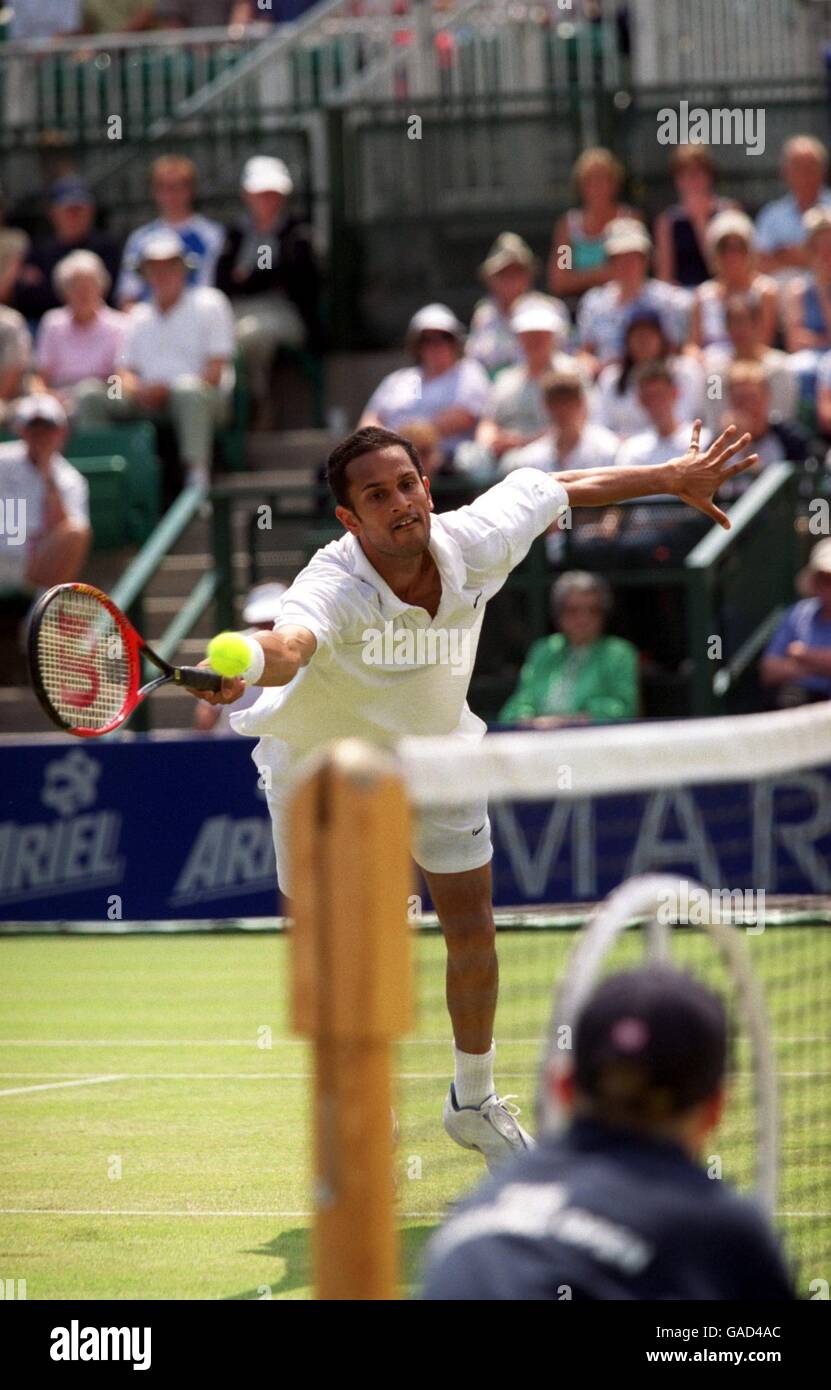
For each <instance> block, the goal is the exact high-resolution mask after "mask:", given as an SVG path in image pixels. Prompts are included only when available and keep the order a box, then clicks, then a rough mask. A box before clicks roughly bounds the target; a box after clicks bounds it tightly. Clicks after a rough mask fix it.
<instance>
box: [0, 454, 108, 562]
mask: <svg viewBox="0 0 831 1390" xmlns="http://www.w3.org/2000/svg"><path fill="white" fill-rule="evenodd" d="M51 470H52V477H53V479H54V481H55V486H56V487H57V489H58V493H59V495H60V499H61V501H62V503H63V506H64V509H65V511H66V514H67V516H68V517H70V518H71V520H73V521H82V522H84V523H85V524H86V525H87V526H88V525H89V484H88V483H87V480H86V478H84V477H83V476H82V475H81V474H80V473H79V472H78V470H77V468H73V467H72V464H71V463H69V462H68V461H67V459H65V458H64V457H63V455H62V454H56V455H55V457H54V458H53V460H52V463H51ZM45 495H46V484H45V483H44V480H43V474H42V473H41V471H40V469H38V468H36V467H35V465H34V464H33V463H32V462H31V460H30V458H29V454H28V451H27V449H26V445H25V444H24V443H23V441H22V440H13V441H12V442H11V443H8V444H0V500H2V503H3V526H2V527H0V583H4V584H23V583H24V582H25V577H26V570H27V568H28V560H29V552H30V549H31V547H32V545H33V544H34V543H36V542H37V541H39V540H40V539H41V538H42V534H43V504H44V499H45Z"/></svg>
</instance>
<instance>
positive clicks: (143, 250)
mask: <svg viewBox="0 0 831 1390" xmlns="http://www.w3.org/2000/svg"><path fill="white" fill-rule="evenodd" d="M35 8H39V7H35ZM40 8H42V10H43V13H45V12H46V11H47V10H48V9H49V6H48V5H47V4H44V5H43V6H42V7H40ZM124 8H125V11H126V9H127V8H128V7H126V6H125V7H124ZM167 9H169V10H170V12H171V13H172V12H173V10H177V12H179V13H181V14H184V13H185V11H186V10H187V9H188V6H187V5H184V4H183V3H179V4H178V6H177V4H173V3H171V5H169V6H168V5H166V0H158V4H157V6H156V13H157V15H161V14H163V13H166V12H167ZM181 22H186V21H185V20H182V21H181ZM827 166H828V155H827V151H826V150H825V148H824V147H823V145H822V144H821V143H820V142H819V141H818V140H817V139H815V138H813V137H811V136H797V137H795V138H793V139H791V140H789V141H788V142H787V143H786V144H785V146H784V149H783V158H782V179H783V186H784V191H783V193H782V196H780V197H777V198H776V199H774V200H773V201H772V202H769V203H768V204H767V205H766V206H764V207H763V208H762V209H761V211H760V212H759V213H758V215H757V217H756V218H755V221H754V220H752V219H751V217H750V216H749V214H748V212H747V211H746V210H745V209H743V208H742V207H741V206H739V205H738V203H737V201H736V200H735V199H731V198H727V197H724V196H722V193H721V192H720V190H719V187H718V176H717V167H716V164H715V161H714V158H713V156H712V154H711V152H710V150H709V149H708V148H707V147H706V146H703V145H693V146H681V147H679V148H677V149H676V150H675V152H674V155H673V157H672V175H673V179H674V183H675V189H676V194H675V201H674V202H673V203H672V205H671V206H670V207H668V208H666V209H665V210H664V211H662V212H661V213H660V214H659V216H658V217H657V218H656V219H655V222H654V225H653V226H652V227H650V225H649V222H648V219H647V218H646V216H645V215H644V213H643V212H642V211H641V210H640V209H638V208H637V207H635V206H632V205H631V204H629V203H627V202H625V201H623V199H622V190H623V187H624V185H625V170H623V169H622V168H621V166H620V164H619V163H618V161H617V160H616V159H615V157H614V156H613V155H612V154H611V153H610V152H609V151H607V150H604V149H592V150H587V151H585V152H584V153H583V154H582V155H581V156H580V158H579V159H578V161H577V163H576V166H575V168H574V171H573V174H574V181H573V186H574V192H575V195H576V197H575V202H574V206H573V207H571V208H570V209H568V210H567V211H566V212H565V213H564V214H563V215H562V216H561V217H560V218H559V219H558V220H557V222H556V225H555V226H554V228H553V234H552V241H551V248H550V253H549V256H548V259H547V262H546V264H545V265H544V266H543V265H542V264H541V263H540V261H539V260H538V258H537V257H536V255H535V254H534V252H533V251H532V249H531V248H530V247H529V246H528V245H527V244H526V242H525V241H524V240H523V238H522V237H521V236H520V235H519V234H518V233H516V232H515V231H512V230H506V231H504V232H502V233H501V234H500V235H499V236H498V237H497V239H496V241H495V242H494V244H493V246H492V247H491V249H490V251H489V252H488V253H487V255H486V256H485V257H484V260H483V261H482V264H481V266H480V267H479V271H478V275H479V278H480V281H481V283H482V289H483V294H482V297H481V299H480V301H479V302H478V304H477V305H476V307H475V309H474V311H473V314H472V317H471V321H470V324H469V326H466V325H465V324H464V323H462V322H461V320H460V319H459V317H458V315H457V314H456V313H455V312H454V310H453V309H452V308H451V307H449V306H448V305H446V304H443V303H430V304H427V305H425V306H424V307H422V308H421V309H419V310H418V311H417V312H416V313H415V314H414V315H413V317H412V319H411V322H410V324H409V327H408V330H407V333H406V337H405V342H404V348H405V350H406V353H407V355H408V357H409V359H410V365H408V366H405V367H403V368H400V369H398V370H395V371H393V372H391V373H390V374H388V375H386V376H385V377H383V378H382V379H381V380H379V381H378V382H377V384H376V386H375V389H374V390H373V391H372V393H371V396H370V398H369V400H368V401H367V402H366V405H365V407H364V410H363V412H362V414H361V416H360V419H359V420H354V421H351V422H350V423H352V424H358V423H360V424H364V425H366V424H379V425H383V426H386V427H389V428H393V429H396V430H403V431H405V432H408V433H409V434H410V436H411V437H412V438H413V439H414V440H415V441H417V444H418V447H419V449H420V450H421V452H422V454H423V456H424V459H425V467H426V470H427V472H428V473H429V474H430V475H431V476H433V477H435V476H441V477H448V476H454V475H455V476H457V477H462V478H465V479H467V480H468V481H469V482H470V484H471V485H474V484H475V485H476V486H477V487H478V486H480V485H484V484H487V483H489V482H492V481H494V480H496V479H498V478H499V477H501V476H503V475H504V474H505V473H507V472H508V471H509V470H511V469H514V468H518V467H527V466H533V467H537V468H542V469H546V470H555V469H556V470H564V469H578V468H591V467H597V466H608V465H613V464H616V463H640V464H658V463H661V462H664V461H665V460H667V459H669V458H671V457H673V456H676V455H678V454H681V453H683V452H684V451H685V449H686V447H687V444H688V442H689V438H690V431H691V428H692V423H693V421H694V420H695V419H696V418H697V417H700V418H701V419H702V420H703V421H704V425H705V432H704V434H703V439H704V441H705V442H706V441H707V440H708V439H710V438H712V437H713V436H715V435H716V434H717V433H718V432H719V431H720V430H721V429H722V428H723V427H724V425H725V424H727V423H733V424H735V425H737V426H738V427H739V428H740V429H742V430H744V429H746V430H748V431H749V432H750V434H751V436H752V439H753V450H754V452H756V453H758V455H759V463H758V465H757V467H756V469H755V470H754V472H755V473H758V472H759V471H760V470H762V469H763V468H765V467H767V466H768V465H769V464H771V463H773V462H775V461H777V460H781V459H785V458H787V459H790V460H792V461H795V462H801V461H804V460H805V459H806V458H807V457H809V456H810V455H813V456H815V457H817V458H818V459H819V460H822V459H824V457H825V454H826V453H827V452H828V450H829V445H831V189H829V187H828V184H827ZM149 186H150V191H151V194H152V197H153V200H154V202H155V205H156V213H157V215H156V217H155V218H154V219H152V220H151V221H149V222H148V223H147V224H145V225H143V226H140V227H137V228H135V229H134V230H133V231H132V232H131V233H130V235H129V236H128V237H127V239H126V242H125V243H124V245H123V246H121V245H119V244H118V242H117V241H116V240H115V239H114V238H113V237H112V236H111V235H110V234H109V233H108V232H107V231H105V230H103V229H102V228H101V227H99V225H98V218H97V208H96V200H95V196H94V192H93V190H92V189H91V188H90V187H89V186H87V184H85V182H84V180H83V179H82V178H81V177H80V176H78V175H75V174H64V175H63V176H62V177H60V178H59V179H58V180H57V181H56V182H55V183H54V184H53V186H52V187H51V189H50V190H49V193H48V197H47V200H46V204H47V206H46V211H47V214H48V230H44V231H43V232H42V233H41V234H39V235H38V234H36V235H34V236H33V237H32V238H30V237H29V235H28V234H27V233H26V232H24V231H21V230H19V229H17V228H15V227H13V226H9V227H2V228H0V429H2V430H4V431H5V432H6V433H7V434H8V432H9V431H10V430H12V429H13V428H14V427H15V425H16V422H18V417H19V414H20V411H19V404H20V402H21V400H23V401H28V400H29V399H30V398H31V397H32V396H33V395H37V394H45V395H47V396H49V397H50V398H51V399H52V400H53V401H54V402H55V403H56V406H57V407H59V408H60V410H61V412H62V415H65V416H66V419H67V421H68V422H69V423H70V424H71V425H73V426H75V427H79V428H84V427H95V426H99V427H100V426H102V425H104V424H107V423H109V422H113V421H128V420H136V419H149V420H150V421H152V422H153V423H154V424H156V425H157V426H159V427H160V428H167V430H168V431H169V433H170V434H171V436H172V438H173V440H174V442H175V447H176V450H177V453H178V459H179V463H180V465H181V470H182V474H183V476H184V478H185V479H186V480H190V481H198V482H200V483H204V482H205V481H206V480H207V479H208V477H209V474H210V471H211V467H212V462H213V457H214V437H215V432H216V430H217V429H219V428H221V427H222V426H223V424H224V423H226V422H227V420H228V418H229V413H230V410H231V399H232V393H233V390H234V379H235V370H237V369H238V368H239V367H240V366H242V368H243V370H244V372H245V376H246V378H247V381H248V384H249V387H250V390H251V395H252V397H253V401H254V408H255V411H256V412H257V415H258V416H259V415H262V414H265V415H267V413H268V405H269V396H270V391H271V383H272V370H273V365H274V360H275V354H276V353H277V351H278V350H279V349H280V348H285V349H289V350H294V351H297V350H303V349H308V350H310V351H312V352H315V353H317V352H319V351H320V349H321V344H322V333H321V327H320V324H321V307H320V306H321V270H320V264H319V260H318V257H317V254H316V251H315V244H314V238H313V235H312V232H311V230H310V228H309V227H308V225H307V224H306V223H305V222H304V221H303V220H302V218H300V217H298V216H297V215H296V213H295V210H294V206H293V202H292V194H293V184H292V178H291V174H290V172H289V170H288V168H287V166H286V165H285V163H283V161H282V160H280V159H279V158H277V157H275V156H273V155H270V154H259V155H256V156H254V157H252V158H251V159H249V160H248V161H247V163H246V164H245V166H244V168H243V169H242V170H241V175H240V193H239V211H238V214H237V215H236V216H235V217H234V218H233V219H232V220H231V221H230V222H229V224H228V225H227V226H223V225H221V224H220V223H218V222H216V221H214V220H212V219H211V218H209V217H206V216H204V215H203V214H202V213H201V212H200V211H199V210H198V193H199V190H198V187H197V176H196V169H195V167H194V165H193V164H192V163H191V161H190V160H188V159H187V158H185V157H184V156H181V155H178V154H166V155H162V156H161V157H159V158H157V159H156V160H155V161H154V162H153V164H152V166H151V169H150V185H149ZM473 273H474V272H473V270H472V271H471V279H472V278H473ZM26 408H27V409H29V408H30V407H28V406H27V407H26ZM255 418H256V417H255ZM55 428H57V425H56V426H55ZM752 480H753V476H752V475H751V474H743V475H742V476H741V477H739V478H737V479H736V480H734V483H733V486H732V490H731V493H730V496H729V497H727V498H726V500H727V501H732V500H734V499H735V497H736V496H738V495H739V494H740V493H741V492H742V491H743V490H744V489H746V488H747V487H748V486H749V485H750V483H751V482H752ZM636 512H637V509H633V510H632V511H630V513H629V520H630V522H631V518H632V516H633V515H635V514H636ZM609 524H610V525H612V526H613V528H614V526H618V527H619V528H620V525H621V524H620V519H619V518H618V520H617V522H614V523H612V522H610V523H609ZM679 525H680V523H672V522H667V521H666V519H664V522H663V523H662V526H663V529H662V530H661V531H660V533H659V534H658V535H657V536H656V537H655V538H653V539H655V541H656V545H657V544H658V543H659V545H660V548H661V549H662V553H664V554H665V555H666V556H671V555H674V554H676V553H677V550H678V545H679V543H680V542H681V540H683V536H682V531H681V530H679V529H678V527H679ZM625 529H626V528H625V527H624V528H622V530H620V532H619V533H617V532H616V533H615V534H612V533H611V532H610V531H609V530H608V528H607V529H606V530H605V531H604V532H603V533H602V534H599V533H598V529H597V528H594V529H593V530H592V529H591V528H589V529H587V530H586V532H585V534H584V536H583V540H582V543H584V544H585V545H587V546H589V547H591V546H597V545H598V544H600V545H602V544H608V543H609V542H610V541H614V542H615V543H622V542H623V541H624V539H625V537H624V535H623V531H624V530H625ZM631 529H632V528H631V525H630V526H629V531H630V532H631ZM682 529H683V528H682ZM684 536H686V539H687V540H688V541H689V540H690V539H692V538H693V532H692V531H690V530H689V528H688V529H687V530H686V531H685V532H684ZM557 539H558V538H557V537H556V536H554V537H552V538H551V541H550V547H551V552H552V558H553V559H555V560H556V559H557ZM67 553H68V554H69V551H67ZM72 553H73V554H75V552H72ZM66 577H70V576H69V574H67V576H66ZM595 601H599V600H597V598H596V596H595Z"/></svg>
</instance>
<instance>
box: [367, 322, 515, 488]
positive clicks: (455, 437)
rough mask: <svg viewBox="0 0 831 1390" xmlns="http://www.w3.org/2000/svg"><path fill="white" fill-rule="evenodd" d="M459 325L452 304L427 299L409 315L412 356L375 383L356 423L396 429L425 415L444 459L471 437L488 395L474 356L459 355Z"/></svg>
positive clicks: (485, 379) (485, 378) (461, 341)
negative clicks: (409, 363) (409, 361)
mask: <svg viewBox="0 0 831 1390" xmlns="http://www.w3.org/2000/svg"><path fill="white" fill-rule="evenodd" d="M464 336H465V331H464V328H463V326H462V324H461V323H460V322H459V320H458V319H457V318H456V315H455V314H454V313H453V311H452V309H448V308H447V305H445V304H428V305H426V306H425V308H423V309H419V311H418V313H417V314H414V315H413V318H412V319H411V321H410V325H409V328H408V329H407V347H408V349H409V351H410V353H411V354H412V356H413V357H414V359H415V365H414V366H412V367H402V368H401V369H400V370H399V371H397V372H391V373H390V375H389V376H386V377H384V380H383V381H382V382H381V383H380V385H379V386H378V387H376V389H375V391H374V392H373V393H372V396H371V397H370V399H369V400H368V402H367V404H366V408H365V410H364V413H363V415H362V416H361V420H360V427H361V428H362V427H363V426H365V425H382V426H384V428H386V429H390V430H397V429H400V428H401V427H402V426H403V425H405V424H407V423H408V422H411V421H413V420H429V421H430V423H431V424H432V426H433V428H434V429H435V430H436V431H437V433H438V435H439V438H440V439H441V451H442V458H443V459H445V460H448V461H449V460H450V459H452V457H453V454H454V453H455V451H456V449H457V448H458V446H459V445H460V444H461V442H462V440H463V439H471V438H472V437H473V432H474V430H475V429H476V426H477V424H478V422H479V419H480V417H481V414H482V411H483V410H484V408H485V404H486V402H487V399H488V393H489V391H490V382H489V380H488V375H487V372H486V371H485V369H484V367H482V366H481V365H480V363H479V362H474V361H473V359H472V358H469V357H465V356H464V355H463V353H464Z"/></svg>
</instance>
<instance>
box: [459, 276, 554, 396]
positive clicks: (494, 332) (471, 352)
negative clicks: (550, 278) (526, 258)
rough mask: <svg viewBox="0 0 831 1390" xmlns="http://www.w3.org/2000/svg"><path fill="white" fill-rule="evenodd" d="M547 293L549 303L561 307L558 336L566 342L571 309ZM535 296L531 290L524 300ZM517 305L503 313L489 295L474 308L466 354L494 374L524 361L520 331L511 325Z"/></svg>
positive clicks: (546, 297)
mask: <svg viewBox="0 0 831 1390" xmlns="http://www.w3.org/2000/svg"><path fill="white" fill-rule="evenodd" d="M544 297H545V299H546V302H547V303H548V304H551V305H552V306H553V307H554V308H555V309H557V310H558V311H559V313H560V321H561V322H560V331H559V334H558V338H559V340H560V342H564V343H567V342H568V340H569V338H570V336H571V319H570V317H569V312H568V309H567V308H566V306H565V304H564V303H563V301H562V300H561V299H552V298H549V297H548V296H544ZM533 298H535V295H534V292H533V291H531V292H530V293H529V294H527V295H524V296H523V303H524V302H525V301H526V300H530V299H533ZM515 309H516V305H514V306H513V308H512V309H511V311H510V312H509V313H507V314H504V313H503V312H502V310H501V309H500V308H499V305H498V304H497V303H496V300H495V299H491V298H490V297H488V298H487V299H480V301H479V303H478V304H477V305H476V308H475V309H474V310H473V317H472V319H471V320H470V330H469V332H468V335H467V342H466V343H465V355H466V356H467V357H472V358H473V359H474V360H475V361H476V362H481V364H482V366H483V367H484V368H485V370H486V371H487V372H489V373H490V375H491V376H494V375H495V374H496V373H500V374H501V372H502V370H503V368H505V367H511V366H514V365H515V364H517V363H521V362H522V349H521V347H520V345H519V340H518V338H517V335H516V333H515V332H514V330H513V328H512V327H511V318H512V316H513V314H514V312H515Z"/></svg>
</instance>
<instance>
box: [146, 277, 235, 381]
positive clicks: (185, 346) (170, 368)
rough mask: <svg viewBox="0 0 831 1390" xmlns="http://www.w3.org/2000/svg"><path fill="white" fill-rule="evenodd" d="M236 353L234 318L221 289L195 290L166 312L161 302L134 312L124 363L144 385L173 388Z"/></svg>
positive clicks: (147, 305) (186, 291) (186, 292)
mask: <svg viewBox="0 0 831 1390" xmlns="http://www.w3.org/2000/svg"><path fill="white" fill-rule="evenodd" d="M233 355H234V315H233V311H232V309H231V305H230V303H229V301H228V299H227V298H226V296H225V295H224V294H222V292H221V290H213V289H193V290H185V292H184V293H183V294H182V295H181V296H180V298H179V299H177V301H176V303H175V304H174V305H173V308H172V309H169V310H168V311H167V313H165V314H162V313H160V312H159V310H158V309H157V308H156V306H155V304H137V305H136V307H135V308H134V309H132V310H131V312H130V315H129V318H128V321H127V329H126V333H125V336H124V344H123V346H122V349H121V358H120V361H121V365H122V366H123V367H126V368H127V370H128V371H131V372H135V373H136V374H137V376H139V377H141V378H142V380H143V381H151V382H158V383H163V384H164V385H165V386H172V385H173V383H174V382H175V381H178V380H179V379H180V378H181V377H183V376H199V375H200V373H201V372H202V371H203V369H204V367H205V365H206V363H207V362H208V361H209V359H210V358H212V357H224V358H226V359H227V361H228V362H230V361H231V359H232V357H233Z"/></svg>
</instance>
